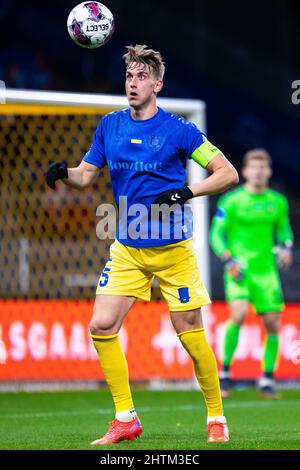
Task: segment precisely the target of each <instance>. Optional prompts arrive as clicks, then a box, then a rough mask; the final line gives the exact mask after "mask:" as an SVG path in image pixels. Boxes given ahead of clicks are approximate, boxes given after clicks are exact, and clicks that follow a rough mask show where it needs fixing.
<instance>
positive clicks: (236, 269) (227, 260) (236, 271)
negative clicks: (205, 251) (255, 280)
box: [222, 254, 244, 281]
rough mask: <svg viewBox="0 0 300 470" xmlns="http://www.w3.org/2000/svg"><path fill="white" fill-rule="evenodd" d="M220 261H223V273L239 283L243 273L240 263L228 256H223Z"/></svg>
mask: <svg viewBox="0 0 300 470" xmlns="http://www.w3.org/2000/svg"><path fill="white" fill-rule="evenodd" d="M222 261H224V268H225V271H226V272H227V273H228V275H229V276H230V277H232V278H233V279H235V280H236V281H241V280H242V279H243V277H244V273H243V271H242V267H243V266H242V263H241V262H240V261H238V260H237V259H234V258H232V257H231V256H230V255H229V254H225V255H224V256H223V257H222Z"/></svg>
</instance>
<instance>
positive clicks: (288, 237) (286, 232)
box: [275, 196, 294, 246]
mask: <svg viewBox="0 0 300 470" xmlns="http://www.w3.org/2000/svg"><path fill="white" fill-rule="evenodd" d="M275 236H276V240H277V242H278V243H279V244H280V245H287V246H292V245H293V239H294V237H293V232H292V229H291V226H290V219H289V205H288V201H287V199H286V198H285V197H284V196H282V197H281V198H280V203H279V211H278V218H277V222H276V227H275Z"/></svg>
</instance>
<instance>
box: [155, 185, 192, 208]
mask: <svg viewBox="0 0 300 470" xmlns="http://www.w3.org/2000/svg"><path fill="white" fill-rule="evenodd" d="M192 197H194V195H193V193H192V191H191V190H190V188H189V187H188V186H185V187H184V188H182V189H171V190H169V191H165V192H163V193H161V194H160V195H159V196H158V197H157V198H156V199H155V201H154V202H152V204H167V205H168V206H172V205H173V204H176V203H177V204H180V205H181V206H183V205H184V203H185V202H186V201H187V200H188V199H191V198H192Z"/></svg>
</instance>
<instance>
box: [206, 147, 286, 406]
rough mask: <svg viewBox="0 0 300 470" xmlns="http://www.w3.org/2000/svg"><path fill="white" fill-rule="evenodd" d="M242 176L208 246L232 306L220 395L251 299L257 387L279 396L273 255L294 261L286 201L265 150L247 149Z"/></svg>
mask: <svg viewBox="0 0 300 470" xmlns="http://www.w3.org/2000/svg"><path fill="white" fill-rule="evenodd" d="M242 175H243V177H244V178H245V180H246V183H245V185H244V186H240V187H239V188H237V189H235V190H233V191H230V192H229V193H227V194H226V195H224V196H223V197H221V198H220V199H219V201H218V204H217V211H216V214H215V216H214V218H213V223H212V227H211V234H210V240H211V246H212V248H213V250H214V252H215V253H216V254H217V256H219V257H220V258H221V259H222V261H223V262H224V267H225V273H224V281H225V296H226V300H227V302H228V303H229V305H230V310H231V318H230V320H229V322H228V323H227V326H226V331H225V341H224V351H223V368H222V371H221V375H220V384H221V393H222V396H223V397H227V396H228V395H229V394H230V388H231V385H232V382H231V378H230V366H231V363H232V359H233V356H234V352H235V350H236V347H237V345H238V339H239V332H240V327H241V325H242V324H243V322H244V320H245V318H246V315H247V312H248V308H249V304H252V305H253V307H254V309H255V311H256V313H257V314H258V315H261V317H262V320H263V324H264V326H265V328H266V332H267V337H266V341H265V345H264V353H263V362H262V363H263V376H262V377H261V379H260V380H259V388H260V391H261V394H262V395H263V396H265V397H267V398H277V397H278V396H279V395H278V393H277V391H276V388H275V382H274V378H273V374H274V369H275V366H276V359H277V357H278V351H279V341H278V333H279V324H280V312H281V311H282V310H283V307H284V303H283V297H282V290H281V284H280V278H279V274H278V268H277V265H276V258H277V264H278V267H281V268H283V269H287V268H289V267H290V265H291V263H292V244H293V234H292V231H291V228H290V223H289V215H288V202H287V200H286V198H285V197H284V196H282V195H281V194H279V193H278V192H276V191H273V190H271V189H270V188H268V182H269V179H270V177H271V176H272V169H271V158H270V156H269V154H268V153H267V152H266V151H265V150H264V149H254V150H250V151H249V152H247V153H246V154H245V156H244V160H243V169H242ZM274 240H276V243H277V244H278V245H277V246H275V242H274Z"/></svg>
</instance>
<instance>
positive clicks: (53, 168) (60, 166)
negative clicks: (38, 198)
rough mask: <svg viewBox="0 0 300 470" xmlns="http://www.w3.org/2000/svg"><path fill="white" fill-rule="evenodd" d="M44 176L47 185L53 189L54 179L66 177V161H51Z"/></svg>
mask: <svg viewBox="0 0 300 470" xmlns="http://www.w3.org/2000/svg"><path fill="white" fill-rule="evenodd" d="M45 178H46V181H47V184H48V186H50V188H51V189H55V181H56V180H61V179H63V178H65V179H66V178H68V167H67V162H65V161H63V162H61V163H55V162H54V163H51V164H50V165H49V168H48V171H47V172H46V174H45Z"/></svg>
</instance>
